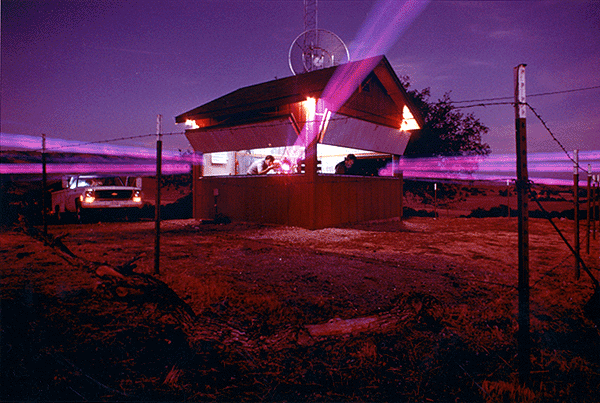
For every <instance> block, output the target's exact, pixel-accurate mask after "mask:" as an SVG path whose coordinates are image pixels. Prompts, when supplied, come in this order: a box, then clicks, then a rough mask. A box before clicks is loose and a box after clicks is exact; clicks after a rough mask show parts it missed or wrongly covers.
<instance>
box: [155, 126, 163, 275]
mask: <svg viewBox="0 0 600 403" xmlns="http://www.w3.org/2000/svg"><path fill="white" fill-rule="evenodd" d="M161 125H162V115H158V116H157V117H156V134H157V136H156V137H157V138H156V200H155V204H156V206H155V208H154V219H155V226H154V227H155V232H156V239H155V242H154V274H156V275H159V274H160V183H161V180H162V172H161V171H162V134H161V131H162V130H161Z"/></svg>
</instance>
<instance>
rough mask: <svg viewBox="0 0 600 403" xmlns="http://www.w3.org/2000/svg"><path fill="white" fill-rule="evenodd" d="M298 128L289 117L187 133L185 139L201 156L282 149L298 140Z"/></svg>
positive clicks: (201, 129)
mask: <svg viewBox="0 0 600 403" xmlns="http://www.w3.org/2000/svg"><path fill="white" fill-rule="evenodd" d="M298 133H299V129H298V125H297V124H296V122H295V121H294V119H293V117H292V116H291V115H285V116H279V117H276V118H272V119H268V120H263V121H259V122H253V123H248V124H243V125H238V126H230V127H208V128H200V129H193V130H186V132H185V136H186V137H187V139H188V141H189V142H190V144H191V145H192V147H193V148H194V151H197V152H201V153H214V152H221V151H240V150H252V149H255V148H265V147H285V146H288V145H292V144H294V142H295V141H296V140H297V138H298Z"/></svg>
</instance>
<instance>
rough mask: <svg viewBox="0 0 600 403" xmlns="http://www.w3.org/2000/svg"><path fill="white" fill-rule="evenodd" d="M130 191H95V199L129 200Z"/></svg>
mask: <svg viewBox="0 0 600 403" xmlns="http://www.w3.org/2000/svg"><path fill="white" fill-rule="evenodd" d="M132 192H133V191H132V190H96V192H95V194H96V199H97V200H98V199H99V200H129V199H131V195H132Z"/></svg>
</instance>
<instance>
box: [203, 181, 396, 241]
mask: <svg viewBox="0 0 600 403" xmlns="http://www.w3.org/2000/svg"><path fill="white" fill-rule="evenodd" d="M214 189H218V190H219V196H218V199H217V206H218V212H219V213H220V214H223V215H225V216H227V217H229V218H230V219H231V220H233V221H246V222H259V223H272V224H281V225H290V226H298V227H303V228H310V229H316V228H325V227H333V226H336V225H341V224H346V223H354V222H361V221H370V220H380V219H386V218H392V217H399V214H400V212H401V211H402V210H401V201H402V181H401V180H400V179H399V178H389V177H386V178H378V177H375V178H373V177H359V176H354V177H352V176H336V175H319V176H317V178H316V182H314V183H313V182H309V181H308V180H307V179H306V178H305V177H304V176H303V175H277V176H275V175H268V176H260V177H249V176H215V177H202V178H200V179H198V180H196V181H195V182H194V218H196V219H210V218H214V216H215V208H214V195H213V191H214Z"/></svg>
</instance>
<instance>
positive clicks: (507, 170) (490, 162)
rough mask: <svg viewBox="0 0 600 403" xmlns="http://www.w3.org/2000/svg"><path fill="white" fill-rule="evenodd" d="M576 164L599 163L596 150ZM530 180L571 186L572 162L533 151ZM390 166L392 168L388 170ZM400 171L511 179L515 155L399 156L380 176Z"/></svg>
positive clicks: (431, 176)
mask: <svg viewBox="0 0 600 403" xmlns="http://www.w3.org/2000/svg"><path fill="white" fill-rule="evenodd" d="M579 159H580V166H584V165H585V163H588V164H593V165H595V166H597V167H598V166H600V153H599V152H598V151H585V152H580V153H579ZM527 164H528V170H529V171H530V172H532V173H533V175H531V180H532V181H534V182H535V183H543V184H548V185H572V184H573V175H572V169H573V162H572V161H571V160H570V159H569V158H568V157H567V156H566V155H565V154H563V153H536V154H531V153H530V154H528V156H527ZM392 168H394V169H392ZM394 171H395V172H402V173H403V176H404V177H405V178H415V179H446V180H490V181H503V182H504V181H506V180H507V179H508V180H510V181H513V180H515V179H516V156H515V155H502V154H500V155H489V156H485V157H484V156H459V157H437V158H401V159H400V160H399V161H398V163H397V165H396V166H395V167H392V166H391V164H389V165H388V166H386V167H385V168H383V169H381V170H380V172H379V175H380V176H391V175H393V173H394ZM580 185H581V186H586V185H587V174H582V175H580Z"/></svg>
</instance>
